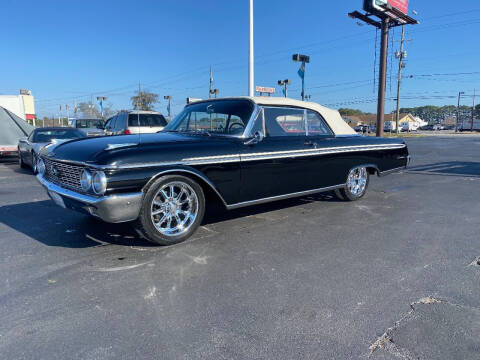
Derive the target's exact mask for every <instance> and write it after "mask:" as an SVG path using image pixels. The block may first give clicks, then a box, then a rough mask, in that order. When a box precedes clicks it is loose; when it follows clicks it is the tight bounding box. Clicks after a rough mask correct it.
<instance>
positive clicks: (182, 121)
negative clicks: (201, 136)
mask: <svg viewBox="0 0 480 360" xmlns="http://www.w3.org/2000/svg"><path fill="white" fill-rule="evenodd" d="M253 109H254V106H253V104H252V103H251V102H250V101H248V100H217V101H206V102H200V103H198V104H193V105H189V106H187V107H186V108H185V109H184V110H183V111H182V112H181V113H180V114H178V115H177V116H176V117H175V118H174V119H173V120H172V121H171V122H170V124H168V125H167V126H166V127H165V129H164V131H178V132H197V133H207V134H221V135H227V136H241V135H242V134H243V132H244V130H245V127H246V126H247V123H248V120H249V119H250V117H251V115H252V112H253Z"/></svg>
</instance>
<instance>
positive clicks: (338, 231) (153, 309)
mask: <svg viewBox="0 0 480 360" xmlns="http://www.w3.org/2000/svg"><path fill="white" fill-rule="evenodd" d="M407 142H408V145H409V149H410V153H411V155H412V156H413V161H412V164H411V167H410V168H409V169H408V170H406V171H403V172H402V173H398V174H393V175H390V176H388V177H384V178H376V177H375V178H372V181H371V183H370V188H369V191H368V193H367V196H366V197H365V198H364V199H362V200H361V201H359V202H356V203H343V202H339V201H337V200H335V199H334V198H333V197H332V196H331V194H323V195H318V196H310V197H305V198H301V199H294V200H288V201H282V202H277V203H273V204H268V205H262V206H257V207H252V208H245V209H240V210H236V211H232V212H228V213H222V212H220V213H218V212H217V213H213V214H209V216H208V218H207V220H206V221H205V225H204V226H203V227H202V228H201V229H200V231H199V232H198V233H197V234H196V236H195V237H194V238H192V239H191V240H189V241H188V242H186V243H183V244H178V245H175V246H171V247H155V246H151V245H149V244H148V243H145V242H144V241H142V240H140V239H138V238H137V237H136V235H135V233H134V232H133V231H132V230H131V229H130V227H129V226H128V225H107V224H103V223H101V222H98V221H97V220H95V219H92V218H89V217H85V216H82V215H79V214H76V213H73V212H70V211H67V210H64V209H61V208H59V207H56V206H54V205H53V203H52V202H51V201H50V200H49V199H48V197H47V195H46V193H45V192H44V191H43V190H42V189H41V187H40V185H38V184H37V182H36V180H35V178H34V177H33V176H32V175H30V174H29V172H28V171H25V170H20V169H19V167H18V165H17V164H16V163H1V164H0V249H1V252H0V259H1V260H0V273H1V274H2V275H1V278H0V319H1V321H0V358H1V359H153V358H155V359H358V358H368V357H370V358H371V359H479V358H480V355H479V354H480V266H478V263H479V262H480V258H479V257H480V235H479V230H480V226H479V225H480V156H479V155H480V137H479V136H462V137H459V138H456V137H425V138H411V139H407Z"/></svg>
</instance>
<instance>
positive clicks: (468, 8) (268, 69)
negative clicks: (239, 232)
mask: <svg viewBox="0 0 480 360" xmlns="http://www.w3.org/2000/svg"><path fill="white" fill-rule="evenodd" d="M361 4H362V0H348V1H328V2H327V1H319V0H305V1H302V2H298V1H291V0H289V1H287V0H255V55H256V56H255V63H256V68H255V83H256V84H257V85H263V86H275V85H276V82H277V80H278V79H285V78H290V79H291V80H292V85H291V86H290V90H289V96H290V97H293V98H299V97H300V91H301V81H300V78H299V77H298V75H297V70H298V64H297V63H293V62H292V60H291V55H292V54H293V53H296V52H300V53H306V54H308V55H310V57H311V63H310V64H308V65H307V74H306V93H307V94H311V95H312V100H313V101H316V102H319V103H322V104H326V105H328V106H331V107H334V108H338V107H353V108H360V109H362V110H365V111H372V112H374V111H375V108H376V104H375V99H376V93H374V88H373V76H374V68H373V62H374V60H373V59H374V53H375V29H374V28H373V27H371V26H358V25H357V23H356V21H355V20H352V19H350V18H348V17H347V13H348V12H349V11H352V10H355V9H360V7H361ZM459 4H461V5H462V6H461V7H460V6H459ZM410 8H411V9H412V10H413V9H414V10H416V11H417V12H418V16H416V18H418V19H419V20H420V21H421V25H417V26H410V27H408V28H407V38H408V39H412V40H413V41H411V42H408V43H407V45H406V49H407V51H408V59H407V67H406V69H405V71H404V74H405V75H406V76H408V75H415V76H414V77H413V78H407V79H405V80H404V86H403V90H402V91H403V95H404V97H405V99H404V100H403V101H402V106H417V105H426V104H437V105H438V104H455V103H456V99H455V98H454V97H455V95H456V94H457V93H458V91H460V90H462V91H466V92H467V94H471V93H473V89H474V88H475V87H477V89H479V90H480V67H479V64H480V49H479V46H478V34H480V31H479V30H480V3H479V2H478V0H465V1H462V2H453V1H447V0H435V1H434V0H410ZM2 14H3V16H2V21H1V22H0V40H1V43H2V45H3V46H2V56H1V57H0V94H12V93H17V92H18V89H20V88H27V89H31V90H32V92H33V94H34V95H35V99H36V110H37V114H38V115H39V116H44V115H55V114H57V113H58V108H59V105H60V104H62V105H63V107H64V105H65V104H69V105H70V106H72V105H73V102H74V99H76V100H77V102H80V101H88V100H90V97H91V96H92V95H93V96H94V97H95V96H97V95H104V96H107V97H108V102H111V103H112V104H113V107H114V108H115V109H125V108H129V107H130V101H129V98H130V96H132V95H133V94H134V91H135V90H136V89H137V88H138V83H139V82H141V84H142V87H144V88H147V89H149V90H151V91H153V92H156V93H158V94H159V95H160V96H161V98H162V101H161V103H160V104H158V106H157V109H158V110H160V111H162V112H166V104H165V102H164V100H163V95H167V94H168V95H171V96H172V97H173V106H172V110H173V112H178V111H179V110H180V109H181V108H182V107H183V105H184V103H185V98H186V97H187V96H190V97H199V98H206V97H208V79H209V66H210V64H212V66H213V69H214V80H215V84H214V85H215V87H216V88H218V89H220V95H221V96H232V95H246V94H247V72H248V62H247V61H248V0H203V1H198V0H196V1H195V0H161V1H160V0H157V1H146V0H137V1H123V0H116V1H113V0H109V1H106V0H105V1H103V0H96V1H93V0H82V1H73V0H70V1H66V0H63V1H61V0H44V1H35V0H29V1H25V0H24V1H16V0H2ZM392 35H393V36H394V43H393V44H394V47H393V50H396V49H397V48H398V45H399V43H398V42H397V40H398V39H399V36H400V29H396V30H395V32H394V33H393V32H392ZM389 60H391V58H390V57H389ZM393 60H394V61H393V63H391V65H389V70H391V72H390V73H391V76H390V74H389V77H388V83H387V97H388V98H390V100H389V101H388V102H387V105H386V109H387V111H388V112H390V111H392V110H393V107H394V102H393V101H392V100H391V99H392V98H394V97H395V91H396V80H395V79H396V72H397V66H398V65H397V62H396V61H395V59H393ZM438 74H442V75H438ZM419 75H422V76H419ZM424 75H428V76H424ZM430 75H432V76H430ZM277 94H278V95H280V89H278V90H277ZM465 102H466V103H468V102H471V99H470V100H468V99H465Z"/></svg>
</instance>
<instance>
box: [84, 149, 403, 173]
mask: <svg viewBox="0 0 480 360" xmlns="http://www.w3.org/2000/svg"><path fill="white" fill-rule="evenodd" d="M404 147H406V145H405V144H393V145H356V146H337V147H327V148H316V149H305V150H293V151H274V152H263V153H253V154H232V155H215V156H204V157H195V158H185V159H182V160H179V161H163V162H156V163H144V164H129V165H88V164H87V165H86V166H89V167H91V168H95V169H102V170H109V169H111V170H116V169H134V168H148V167H157V166H169V165H185V166H189V165H208V164H221V163H232V162H240V161H256V160H268V159H284V158H285V159H286V158H295V157H299V156H318V155H328V154H337V153H345V152H359V151H373V150H395V149H403V148H404Z"/></svg>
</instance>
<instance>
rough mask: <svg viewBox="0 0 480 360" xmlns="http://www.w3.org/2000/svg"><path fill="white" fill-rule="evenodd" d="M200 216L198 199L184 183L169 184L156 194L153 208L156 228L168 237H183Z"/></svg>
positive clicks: (152, 216) (152, 212)
mask: <svg viewBox="0 0 480 360" xmlns="http://www.w3.org/2000/svg"><path fill="white" fill-rule="evenodd" d="M197 215H198V197H197V194H196V193H195V191H194V190H193V189H192V187H191V186H190V185H188V184H186V183H184V182H180V181H175V182H169V183H166V184H164V185H162V187H161V188H160V189H159V190H158V191H157V192H156V194H155V196H154V197H153V201H152V206H151V219H152V222H153V225H154V226H155V228H156V229H157V230H158V231H159V232H160V233H162V234H163V235H167V236H175V235H181V234H183V233H185V232H186V231H188V230H189V228H190V227H191V226H192V224H193V223H194V222H195V219H196V218H197Z"/></svg>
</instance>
